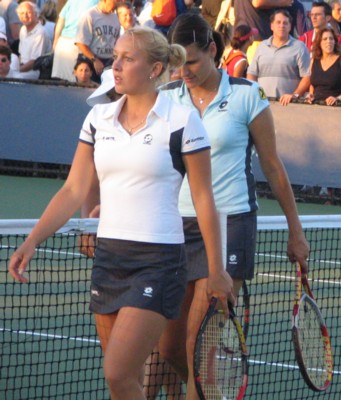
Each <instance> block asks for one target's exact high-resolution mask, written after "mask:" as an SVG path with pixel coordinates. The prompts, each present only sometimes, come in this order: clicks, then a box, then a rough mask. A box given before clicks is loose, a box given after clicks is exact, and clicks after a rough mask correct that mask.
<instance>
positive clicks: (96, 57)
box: [0, 0, 341, 105]
mask: <svg viewBox="0 0 341 400" xmlns="http://www.w3.org/2000/svg"><path fill="white" fill-rule="evenodd" d="M152 2H153V0H126V1H118V0H67V1H66V0H31V1H20V0H1V1H0V45H1V46H6V47H7V48H8V50H9V51H10V52H11V54H10V55H9V58H10V60H11V62H10V66H9V67H10V68H9V70H8V71H7V73H6V74H5V73H4V72H3V71H4V70H7V66H6V68H4V66H2V70H1V71H2V72H1V77H8V78H9V77H11V78H13V77H15V78H22V79H39V78H42V74H41V73H40V72H41V71H39V70H36V69H33V65H34V62H35V61H36V60H37V59H39V58H43V57H46V56H49V57H51V74H50V76H51V78H52V79H56V80H57V79H58V80H65V81H68V82H75V83H78V84H81V85H87V83H89V84H90V85H96V83H97V84H98V83H100V79H101V74H102V72H103V71H104V70H105V69H106V68H107V67H109V66H110V65H111V63H112V50H113V47H114V45H115V43H116V40H117V38H118V37H119V36H120V35H121V34H122V33H123V32H124V31H125V30H127V29H129V28H130V27H133V26H134V25H136V24H140V25H147V26H151V27H154V28H155V29H159V30H161V31H162V32H164V33H165V34H167V30H168V27H167V26H166V27H165V26H158V25H156V24H155V22H154V21H153V19H152V17H151V9H152ZM175 2H176V6H177V11H178V14H180V13H183V12H197V13H201V14H202V16H203V17H204V18H205V19H206V20H207V22H208V23H209V24H210V26H211V27H213V28H215V30H217V31H218V32H219V33H221V35H222V39H223V41H224V44H225V52H224V55H223V58H222V59H221V60H220V61H219V60H218V62H217V65H220V67H222V68H225V69H226V70H227V71H228V73H229V74H230V75H231V76H234V77H247V78H248V79H252V80H257V81H258V82H259V83H260V85H261V86H262V88H263V89H264V91H265V94H266V95H267V96H268V97H271V98H272V97H274V98H277V99H278V100H279V101H280V102H281V104H282V105H287V104H289V103H290V102H291V101H292V100H293V99H295V98H298V97H300V98H304V97H306V99H307V102H308V101H309V102H312V101H315V100H316V101H317V99H318V100H319V101H324V100H325V102H326V104H327V105H330V104H331V103H332V104H336V103H338V102H339V101H340V100H341V92H340V93H335V90H336V91H337V90H338V88H334V89H333V93H329V92H328V87H327V88H325V90H324V92H323V93H325V95H326V97H325V98H324V99H323V98H322V97H323V96H324V95H323V96H322V97H321V96H320V95H319V96H317V97H316V92H315V95H314V96H312V90H313V89H311V87H313V85H311V84H310V83H311V82H310V81H311V73H312V65H313V64H312V63H311V62H310V60H311V59H313V58H314V59H315V56H314V55H313V54H312V48H313V43H314V41H315V39H316V38H317V37H318V33H319V32H321V31H322V30H325V29H326V28H330V29H332V30H333V32H335V37H336V40H337V42H336V43H335V46H334V47H335V48H334V59H335V63H333V71H334V72H333V74H328V73H325V76H327V78H326V79H327V80H329V79H331V78H330V76H331V75H333V79H334V80H335V79H340V76H339V75H338V74H340V71H339V69H338V68H337V66H338V65H339V63H340V61H339V58H340V49H339V46H338V44H341V35H340V26H341V0H326V1H312V4H311V9H310V10H306V9H305V8H304V5H303V3H302V2H301V1H300V0H278V1H276V2H273V0H238V1H236V0H175ZM279 10H280V12H279ZM5 53H8V51H7V50H6V51H5ZM18 57H19V61H18ZM7 58H8V57H7V56H5V54H4V55H3V57H2V59H4V60H5V59H7ZM52 60H53V61H52ZM7 63H8V62H7V61H4V64H7ZM309 64H310V65H309ZM334 64H335V65H334ZM329 68H330V66H329V64H328V66H327V69H329ZM315 69H316V67H315V68H314V70H315ZM322 70H324V68H322ZM90 73H91V76H90V77H88V75H89V74H90ZM81 75H84V76H83V77H81ZM85 76H86V78H85ZM44 78H45V76H44ZM86 82H87V83H86ZM331 85H332V83H331ZM330 96H333V97H334V98H335V101H333V102H330V101H327V99H328V98H329V97H330Z"/></svg>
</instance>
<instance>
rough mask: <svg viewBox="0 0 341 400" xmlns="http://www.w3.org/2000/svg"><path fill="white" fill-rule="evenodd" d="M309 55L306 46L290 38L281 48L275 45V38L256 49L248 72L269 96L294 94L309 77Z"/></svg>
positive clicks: (264, 41)
mask: <svg viewBox="0 0 341 400" xmlns="http://www.w3.org/2000/svg"><path fill="white" fill-rule="evenodd" d="M309 65H310V56H309V51H308V49H307V47H306V46H305V44H304V43H302V42H301V41H300V40H297V39H294V38H293V37H291V36H289V40H288V42H287V43H286V44H285V45H283V46H282V47H275V46H273V44H272V36H271V37H270V38H269V39H267V40H263V42H261V44H260V45H259V46H258V47H257V50H256V52H255V55H254V57H253V59H252V62H251V65H250V66H249V68H248V70H247V73H248V74H251V75H254V76H256V77H257V81H258V83H259V85H260V86H261V87H262V88H263V89H264V91H265V93H266V95H267V96H268V97H276V98H278V97H280V96H282V95H283V94H286V93H289V94H291V93H293V92H294V91H295V89H296V88H297V86H298V84H299V82H300V80H301V79H302V78H303V77H304V76H309V75H310V72H309Z"/></svg>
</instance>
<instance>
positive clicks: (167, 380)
mask: <svg viewBox="0 0 341 400" xmlns="http://www.w3.org/2000/svg"><path fill="white" fill-rule="evenodd" d="M181 386H182V381H181V379H180V377H179V376H178V375H177V373H176V372H175V371H174V369H173V368H172V367H171V366H170V365H169V364H168V363H167V362H166V361H164V360H163V359H162V357H161V356H160V353H159V350H158V347H155V348H154V350H153V353H152V354H151V355H150V356H149V357H148V360H147V362H146V367H145V377H144V393H145V396H146V398H147V399H148V400H155V399H156V397H157V395H158V394H159V391H160V390H161V387H163V388H164V391H165V392H166V394H167V400H183V399H184V398H185V397H184V395H183V394H182V387H181Z"/></svg>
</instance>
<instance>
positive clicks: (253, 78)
mask: <svg viewBox="0 0 341 400" xmlns="http://www.w3.org/2000/svg"><path fill="white" fill-rule="evenodd" d="M246 79H249V80H250V81H255V82H257V81H258V76H256V75H252V74H246Z"/></svg>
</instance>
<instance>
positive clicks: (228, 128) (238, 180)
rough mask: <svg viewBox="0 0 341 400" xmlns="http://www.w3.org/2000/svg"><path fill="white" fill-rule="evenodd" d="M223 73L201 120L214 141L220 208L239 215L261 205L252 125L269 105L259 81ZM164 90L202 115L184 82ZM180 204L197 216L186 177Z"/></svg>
mask: <svg viewBox="0 0 341 400" xmlns="http://www.w3.org/2000/svg"><path fill="white" fill-rule="evenodd" d="M220 72H221V74H222V78H221V81H220V85H219V89H218V93H217V95H216V97H215V98H214V99H213V101H212V102H211V104H209V106H208V107H207V108H206V110H205V111H204V113H203V115H202V121H203V123H204V126H205V128H206V130H207V133H208V137H209V140H210V144H211V163H212V186H213V194H214V199H215V203H216V206H217V209H218V210H219V211H220V212H223V213H226V214H240V213H245V212H249V211H254V210H257V208H258V205H257V199H256V191H255V179H254V176H253V173H252V165H251V157H252V151H253V140H252V137H251V134H250V132H249V125H250V123H251V122H252V121H253V120H254V119H255V118H256V117H257V115H259V114H260V113H261V112H262V111H263V110H264V109H265V108H267V107H269V102H268V100H267V99H266V97H265V95H264V92H263V90H262V89H261V88H260V87H259V85H258V84H257V83H256V82H251V81H248V80H246V79H242V78H232V77H229V76H228V75H227V74H226V72H225V71H223V70H220ZM162 89H163V90H164V92H165V93H166V94H167V95H168V96H169V97H170V98H172V99H173V100H175V101H177V102H178V103H180V104H182V105H184V106H189V107H192V108H193V109H195V110H196V113H197V115H199V111H198V110H197V109H196V108H194V105H193V103H192V100H191V97H190V94H189V92H188V89H187V87H186V85H185V84H184V83H183V82H182V81H176V82H172V83H170V84H167V85H165V86H163V87H162ZM179 204H180V211H181V214H182V215H183V216H195V210H194V207H193V203H192V199H191V196H190V192H189V186H188V183H187V182H186V180H185V181H184V183H183V185H182V188H181V192H180V202H179Z"/></svg>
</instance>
